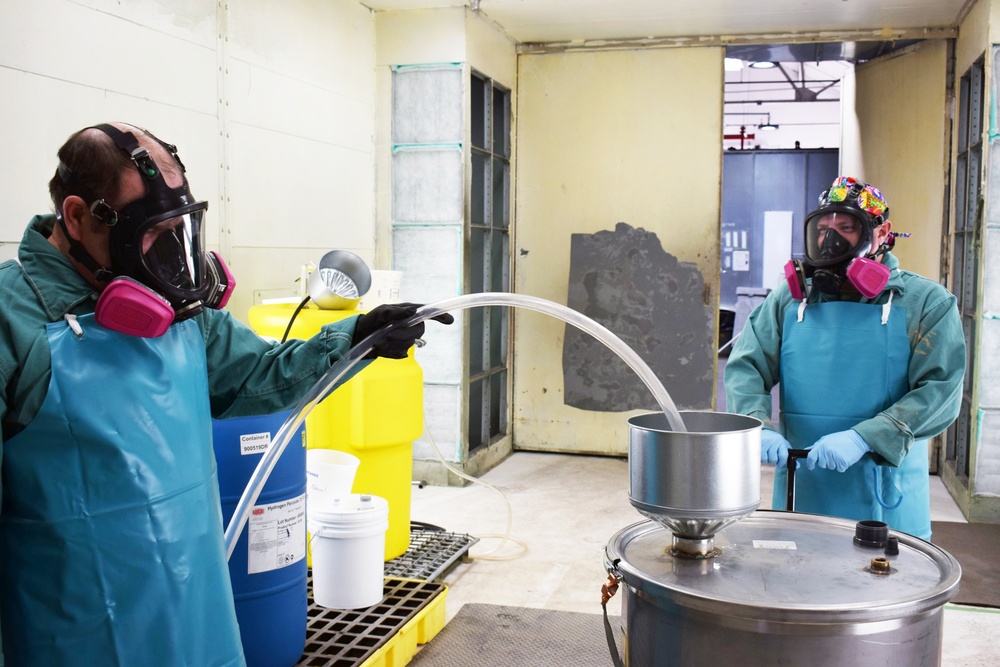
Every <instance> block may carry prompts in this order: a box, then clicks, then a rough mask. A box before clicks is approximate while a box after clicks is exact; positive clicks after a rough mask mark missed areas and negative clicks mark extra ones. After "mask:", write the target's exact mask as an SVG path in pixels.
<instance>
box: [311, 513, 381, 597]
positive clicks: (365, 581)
mask: <svg viewBox="0 0 1000 667" xmlns="http://www.w3.org/2000/svg"><path fill="white" fill-rule="evenodd" d="M307 524H308V528H309V532H310V533H312V541H311V545H312V581H313V600H314V601H315V602H316V604H318V605H319V606H321V607H327V608H330V609H361V608H364V607H371V606H372V605H375V604H378V603H379V602H381V601H382V597H383V595H384V587H383V576H384V574H385V569H384V568H385V533H386V531H387V530H388V529H389V503H388V502H387V501H386V499H385V498H380V497H378V496H372V495H368V494H354V495H350V496H347V497H345V498H339V499H337V500H336V501H335V502H334V503H333V507H332V508H331V510H330V511H316V510H310V512H309V516H308V520H307Z"/></svg>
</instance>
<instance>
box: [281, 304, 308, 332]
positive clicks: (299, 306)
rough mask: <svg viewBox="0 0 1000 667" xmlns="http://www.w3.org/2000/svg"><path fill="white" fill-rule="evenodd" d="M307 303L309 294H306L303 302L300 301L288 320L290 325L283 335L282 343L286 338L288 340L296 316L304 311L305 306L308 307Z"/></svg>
mask: <svg viewBox="0 0 1000 667" xmlns="http://www.w3.org/2000/svg"><path fill="white" fill-rule="evenodd" d="M307 303H309V295H308V294H307V295H306V298H304V299H302V303H300V304H299V305H298V306H297V307H296V308H295V312H294V313H292V317H291V319H290V320H288V326H287V327H286V328H285V333H284V334H283V335H282V336H281V342H282V343H284V342H285V341H286V340H288V332H289V331H291V330H292V322H294V321H295V318H296V317H298V314H299V313H300V312H301V311H302V309H303V308H305V307H306V304H307Z"/></svg>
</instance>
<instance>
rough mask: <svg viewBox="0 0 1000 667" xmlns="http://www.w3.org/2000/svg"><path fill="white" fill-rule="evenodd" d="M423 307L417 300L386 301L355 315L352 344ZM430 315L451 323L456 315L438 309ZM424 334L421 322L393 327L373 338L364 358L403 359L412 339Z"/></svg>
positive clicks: (440, 320) (411, 315)
mask: <svg viewBox="0 0 1000 667" xmlns="http://www.w3.org/2000/svg"><path fill="white" fill-rule="evenodd" d="M422 307H423V304H420V303H389V304H384V305H381V306H377V307H376V308H374V309H373V310H372V311H371V312H369V313H365V314H364V315H362V316H361V317H359V318H358V321H357V323H356V324H355V325H354V338H353V339H352V340H351V346H352V347H353V346H354V345H356V344H358V343H359V342H361V341H363V340H364V339H365V338H367V337H368V336H370V335H371V334H372V333H374V332H375V331H376V330H378V329H381V328H382V327H384V326H386V325H388V324H391V323H393V322H400V321H402V320H406V319H409V318H411V317H413V315H414V314H415V313H416V312H417V309H418V308H422ZM431 319H433V320H436V321H438V322H440V323H441V324H451V323H452V322H454V321H455V318H454V317H452V316H451V315H450V314H448V313H441V314H440V315H438V316H436V317H433V318H431ZM423 335H424V323H423V322H420V323H419V324H415V325H413V326H412V327H406V328H394V329H392V330H391V331H389V332H388V333H387V334H386V335H385V336H383V337H382V338H381V339H379V340H377V341H375V346H374V347H372V350H371V352H369V353H368V354H366V355H365V359H374V358H375V357H387V358H389V359H402V358H404V357H406V352H407V350H409V349H410V347H411V346H412V345H413V341H415V340H416V339H418V338H420V337H421V336H423Z"/></svg>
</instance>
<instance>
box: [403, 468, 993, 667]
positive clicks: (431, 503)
mask: <svg viewBox="0 0 1000 667" xmlns="http://www.w3.org/2000/svg"><path fill="white" fill-rule="evenodd" d="M772 477H773V468H770V467H769V466H765V467H764V471H763V473H762V477H761V496H762V498H763V499H764V500H763V502H762V504H761V508H768V507H769V506H770V503H769V500H770V495H771V494H770V490H771V487H772V486H773V484H772ZM931 480H932V485H931V489H932V494H931V496H932V498H931V501H932V518H933V519H934V520H935V521H964V518H963V517H962V514H961V512H959V510H958V508H957V507H956V506H955V504H954V502H953V501H952V500H951V497H950V496H949V495H948V493H947V491H945V489H944V487H943V485H942V484H941V483H940V481H939V480H938V478H936V477H932V478H931ZM482 482H485V483H487V484H490V485H492V487H493V488H487V487H485V486H483V485H480V484H473V485H470V486H466V487H464V488H458V487H432V486H426V487H424V488H422V489H421V488H417V487H414V489H413V504H412V508H411V518H412V520H414V521H423V522H427V523H431V524H435V525H438V526H441V527H442V528H444V529H446V530H448V531H450V532H459V533H469V534H471V535H475V536H481V537H483V539H482V540H481V541H480V542H479V543H478V544H476V545H475V546H474V547H473V548H472V550H471V553H472V556H473V558H472V559H471V560H469V561H467V562H464V563H461V564H459V565H458V566H457V567H456V568H455V569H453V570H452V571H451V572H450V573H449V574H448V575H447V576H446V578H445V583H447V584H448V586H449V590H448V597H447V601H446V605H445V610H446V617H447V619H448V620H450V619H451V618H452V617H454V616H455V614H456V613H458V611H459V609H461V607H462V605H464V604H465V603H467V602H480V603H488V604H497V605H513V606H520V607H535V608H543V609H556V610H564V611H576V612H585V613H591V614H600V613H601V605H600V599H601V585H602V584H603V583H604V582H605V579H606V577H607V572H606V571H605V569H604V562H603V555H604V548H605V546H606V545H607V544H608V542H609V541H610V540H611V538H612V536H613V535H614V534H615V533H616V532H618V531H619V530H621V529H623V528H625V527H627V526H629V525H632V524H633V523H636V522H638V521H641V520H643V517H642V516H640V515H639V514H638V513H637V512H636V511H635V510H634V509H633V508H632V506H631V505H630V504H629V498H628V487H629V475H628V464H627V462H626V461H625V460H624V459H615V458H607V457H590V456H576V455H562V454H543V453H529V452H517V453H515V454H513V455H512V456H511V457H509V458H508V459H507V460H505V461H503V462H502V463H501V464H500V465H498V466H497V467H496V468H494V469H493V470H491V471H489V472H488V473H486V474H485V475H483V476H482ZM508 505H509V507H510V515H509V516H510V519H509V520H510V526H509V534H510V535H512V536H513V537H515V538H517V539H518V540H520V541H522V542H523V543H524V544H525V545H526V546H527V550H526V551H524V552H523V553H521V547H519V546H518V545H517V544H515V543H512V542H507V543H506V544H504V545H502V546H501V548H500V549H499V550H495V549H496V548H497V546H498V545H499V543H500V540H498V539H495V538H492V537H486V536H488V535H498V534H499V535H503V534H505V533H507V532H508V509H507V508H508ZM494 550H495V551H494ZM493 558H495V559H497V560H490V559H493ZM500 559H505V560H500ZM619 609H620V603H619V602H617V601H616V600H612V601H611V602H610V603H609V610H612V611H613V612H614V613H616V614H617V613H618V612H619ZM998 636H1000V609H981V608H976V607H965V606H958V605H947V606H946V607H945V611H944V651H943V653H944V656H943V661H942V665H944V666H945V667H988V666H996V665H1000V642H998V641H997V640H996V638H997V637H998ZM595 641H600V642H603V641H604V638H603V637H595ZM609 664H610V659H609Z"/></svg>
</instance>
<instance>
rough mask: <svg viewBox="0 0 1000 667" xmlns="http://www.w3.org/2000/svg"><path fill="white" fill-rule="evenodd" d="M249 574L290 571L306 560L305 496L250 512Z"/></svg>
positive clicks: (257, 507)
mask: <svg viewBox="0 0 1000 667" xmlns="http://www.w3.org/2000/svg"><path fill="white" fill-rule="evenodd" d="M247 531H248V535H249V537H248V545H247V548H248V550H249V553H247V573H248V574H257V573H259V572H269V571H271V570H277V569H279V568H282V567H288V566H289V565H291V564H292V563H297V562H299V561H300V560H302V559H303V558H305V557H306V497H305V494H303V495H301V496H296V497H295V498H289V499H287V500H281V501H278V502H273V503H265V504H263V505H255V506H254V507H253V509H251V510H250V518H249V520H248V521H247Z"/></svg>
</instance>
